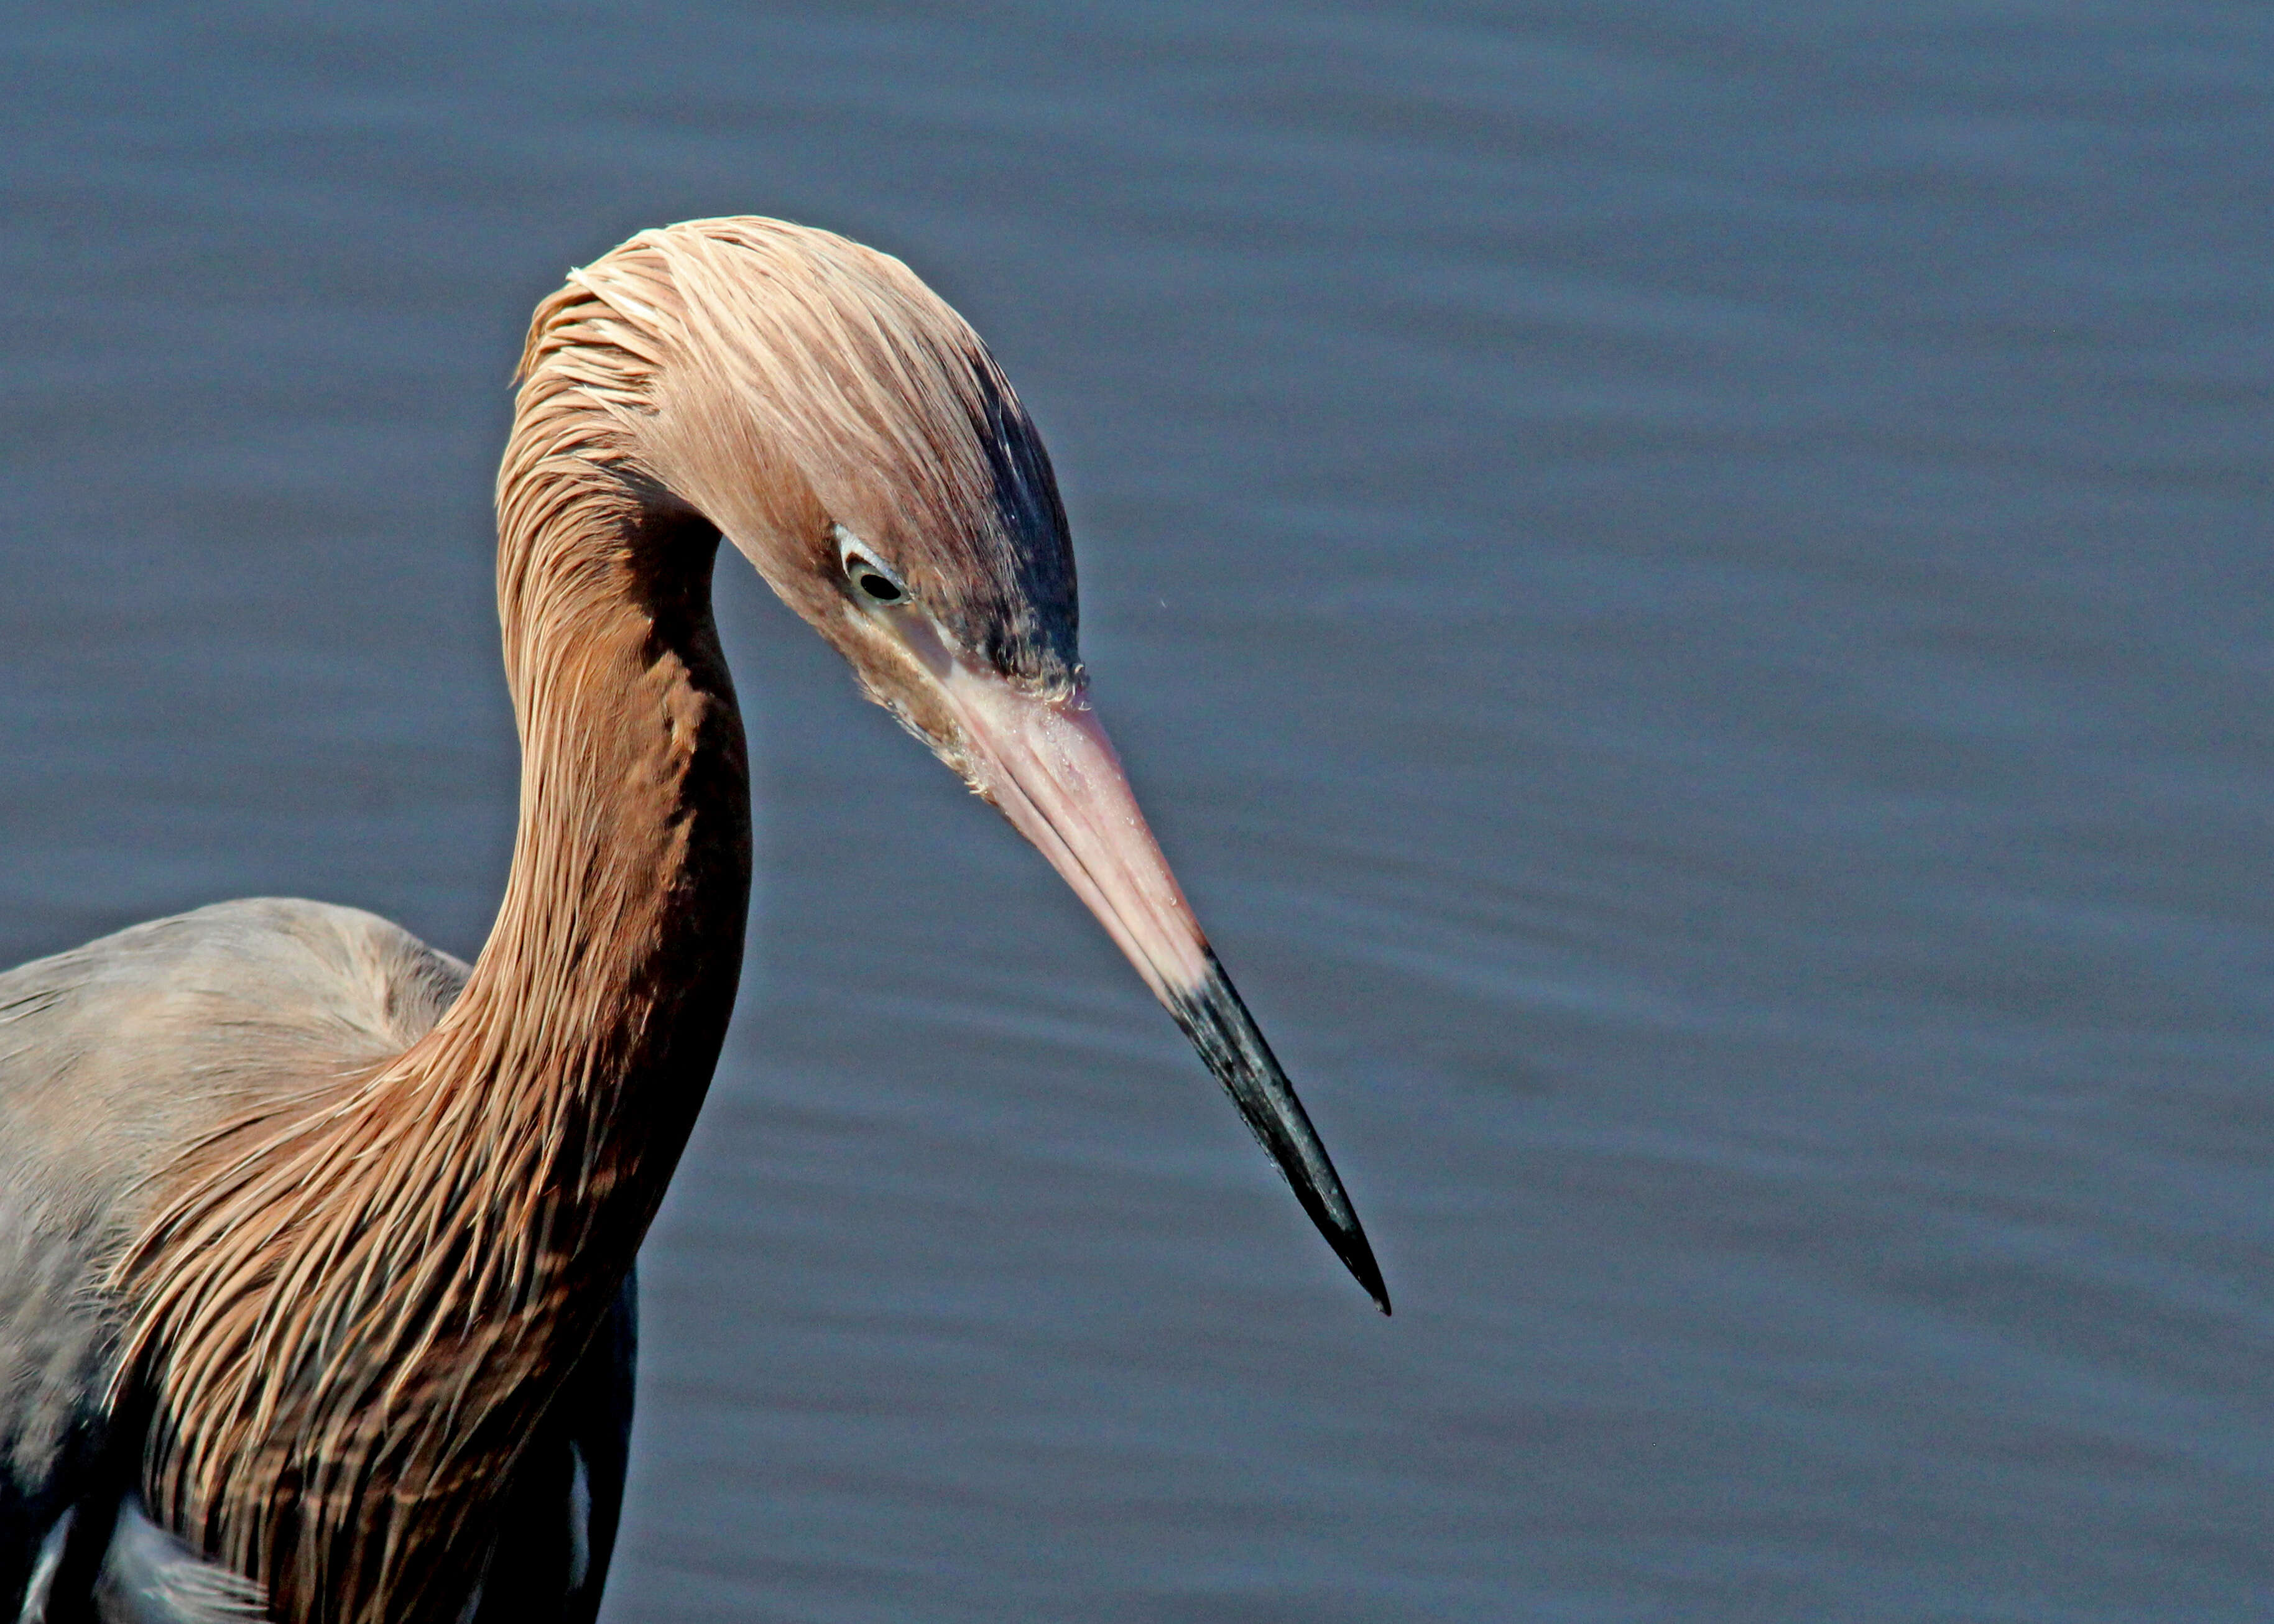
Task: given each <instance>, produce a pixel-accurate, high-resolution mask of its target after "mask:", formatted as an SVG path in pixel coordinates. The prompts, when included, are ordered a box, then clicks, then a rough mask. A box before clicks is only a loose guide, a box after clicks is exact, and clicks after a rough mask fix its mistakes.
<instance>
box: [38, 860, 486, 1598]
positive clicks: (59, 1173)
mask: <svg viewBox="0 0 2274 1624" xmlns="http://www.w3.org/2000/svg"><path fill="white" fill-rule="evenodd" d="M466 974H467V971H466V966H464V965H463V964H462V963H460V962H459V961H458V960H457V959H453V958H451V957H450V956H449V955H448V954H446V953H441V952H438V951H435V950H434V949H433V948H431V947H428V946H427V945H426V944H424V943H422V942H420V941H419V940H418V938H417V937H415V936H411V935H410V933H409V932H408V931H406V930H403V929H401V928H400V927H398V926H395V925H393V924H390V923H388V921H385V920H383V919H380V918H379V917H378V916H376V915H375V914H366V913H364V912H362V911H361V910H359V909H356V908H347V907H336V906H330V905H328V904H324V903H317V902H305V901H300V900H297V899H293V898H252V899H250V900H246V901H241V902H225V903H219V904H216V905H215V906H211V907H204V908H199V909H197V910H195V911H194V912H192V913H188V914H178V915H176V916H175V917H173V918H169V919H162V920H155V921H151V922H150V923H148V924H144V925H137V926H134V927H132V929H126V930H122V931H119V932H118V933H117V934H116V935H113V936H104V937H102V939H101V940H99V941H94V942H90V943H88V944H86V945H85V946H83V947H78V948H73V949H72V950H71V951H67V952H63V953H57V954H56V955H54V956H53V957H51V958H48V959H38V960H35V961H34V962H33V963H30V964H26V965H22V966H18V967H17V968H15V969H13V970H11V971H8V972H7V973H5V974H0V1601H4V1600H5V1598H7V1597H8V1595H9V1594H10V1591H11V1582H12V1583H13V1584H14V1585H20V1584H21V1583H23V1582H24V1580H25V1578H26V1565H27V1564H28V1563H29V1562H30V1561H31V1560H32V1559H33V1553H34V1550H35V1549H36V1542H37V1539H38V1538H39V1537H40V1530H43V1529H44V1528H45V1527H46V1526H47V1525H48V1524H49V1522H52V1519H53V1517H54V1516H55V1515H56V1514H57V1513H58V1512H59V1511H60V1509H61V1507H62V1502H60V1501H58V1500H57V1499H56V1496H58V1495H59V1494H65V1493H67V1492H69V1489H70V1485H71V1480H72V1479H73V1478H74V1477H76V1476H77V1475H78V1471H77V1469H76V1468H75V1467H74V1464H73V1461H74V1458H75V1457H76V1456H78V1455H81V1454H83V1453H84V1450H85V1447H87V1440H89V1439H90V1438H91V1437H92V1436H93V1432H91V1431H90V1429H98V1428H99V1423H100V1420H101V1417H100V1414H99V1412H98V1401H99V1398H100V1395H101V1392H102V1387H103V1386H104V1385H105V1383H106V1382H107V1380H108V1378H109V1358H110V1357H111V1350H112V1349H113V1348H114V1346H115V1335H116V1330H117V1326H116V1323H115V1314H114V1312H113V1304H111V1303H110V1301H109V1296H108V1292H107V1289H106V1286H105V1283H104V1274H105V1264H106V1261H107V1260H108V1259H109V1258H110V1257H111V1256H113V1255H115V1253H116V1251H117V1247H118V1246H119V1245H121V1244H124V1242H125V1241H126V1240H128V1239H131V1237H132V1236H133V1235H134V1234H135V1233H137V1232H139V1229H140V1227H141V1225H142V1223H143V1222H145V1221H146V1220H147V1216H148V1214H147V1212H146V1211H145V1208H146V1207H147V1204H148V1202H149V1201H150V1200H151V1199H152V1196H151V1191H152V1189H153V1188H154V1183H155V1181H154V1179H153V1178H152V1177H151V1176H152V1175H153V1174H154V1173H156V1172H158V1171H160V1170H161V1169H162V1168H163V1167H164V1166H165V1165H166V1164H167V1163H168V1162H169V1160H171V1159H172V1158H173V1157H175V1156H176V1155H177V1154H179V1153H180V1152H181V1151H182V1150H183V1149H184V1148H185V1147H189V1146H191V1145H193V1144H195V1143H196V1142H197V1141H198V1140H199V1139H201V1138H203V1137H204V1136H206V1135H207V1134H209V1133H211V1132H214V1131H215V1130H216V1129H217V1128H220V1127H222V1126H223V1125H224V1124H228V1123H229V1122H230V1121H231V1120H233V1119H235V1118H237V1116H240V1115H241V1114H243V1113H244V1112H245V1111H247V1110H250V1109H260V1108H261V1107H263V1106H269V1105H274V1104H276V1103H280V1102H282V1101H289V1100H291V1099H293V1098H295V1097H296V1096H308V1095H311V1094H312V1091H313V1090H316V1089H319V1088H320V1087H321V1086H323V1085H325V1084H326V1083H328V1082H330V1081H333V1080H336V1079H341V1078H343V1077H344V1076H348V1075H352V1074H353V1073H354V1072H356V1071H360V1070H363V1069H365V1068H367V1067H369V1066H371V1065H373V1064H380V1063H383V1062H384V1061H386V1060H387V1059H388V1058H390V1057H391V1056H395V1055H397V1054H400V1053H401V1052H402V1051H403V1049H407V1048H409V1047H410V1045H411V1044H412V1043H414V1042H416V1041H418V1038H419V1037H420V1036H421V1035H423V1034H425V1032H426V1031H427V1030H428V1029H429V1028H431V1027H432V1026H433V1025H434V1023H435V1022H436V1021H437V1020H439V1019H440V1018H441V1015H442V1012H443V1011H445V1010H447V1009H448V1008H449V1006H450V1004H451V1003H452V1002H453V1001H454V1000H455V999H456V997H457V996H458V993H459V990H460V989H462V988H463V986H464V984H465V978H466ZM82 1463H83V1462H82Z"/></svg>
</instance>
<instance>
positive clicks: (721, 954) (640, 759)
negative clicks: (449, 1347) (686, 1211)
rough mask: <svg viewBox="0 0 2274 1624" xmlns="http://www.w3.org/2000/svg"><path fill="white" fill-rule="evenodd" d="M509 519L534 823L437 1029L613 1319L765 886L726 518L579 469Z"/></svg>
mask: <svg viewBox="0 0 2274 1624" xmlns="http://www.w3.org/2000/svg"><path fill="white" fill-rule="evenodd" d="M564 483H567V482H565V481H564ZM506 513H507V515H508V530H507V533H506V535H505V536H504V537H503V538H502V545H501V553H500V563H499V603H500V607H501V618H502V620H503V622H504V631H505V636H506V650H507V654H506V658H507V668H508V676H509V678H510V680H511V683H512V687H513V694H514V708H515V713H516V720H517V723H518V726H519V729H520V733H521V744H522V771H521V809H520V819H519V825H518V828H517V831H516V838H515V844H514V858H513V867H512V869H511V872H510V874H509V876H508V879H507V882H506V894H505V900H504V903H503V905H502V906H501V908H500V910H499V914H498V919H497V923H496V925H495V927H494V928H493V929H492V931H491V933H490V937H489V941H488V942H487V944H486V945H485V946H484V947H483V949H482V951H481V955H480V957H479V958H478V959H477V961H476V963H475V966H474V970H473V974H472V976H471V979H470V980H469V981H468V982H467V985H466V989H465V991H464V993H463V995H462V996H461V997H460V998H459V1000H458V1002H457V1003H456V1005H454V1006H453V1008H452V1009H451V1011H449V1013H448V1015H447V1016H445V1017H444V1019H443V1020H442V1022H441V1023H440V1026H438V1027H437V1028H436V1030H435V1032H434V1033H433V1036H432V1039H431V1040H430V1048H431V1056H430V1058H429V1069H428V1075H429V1076H430V1077H431V1078H432V1079H433V1082H434V1083H435V1084H436V1085H437V1089H436V1091H437V1093H438V1094H440V1093H455V1094H463V1095H464V1096H465V1097H466V1099H467V1101H468V1102H469V1104H470V1105H477V1104H478V1109H477V1110H476V1111H475V1113H474V1115H473V1116H470V1118H469V1121H470V1123H471V1122H474V1121H477V1120H478V1123H479V1126H478V1129H477V1132H478V1133H480V1134H482V1135H484V1136H486V1139H487V1140H488V1142H490V1143H500V1142H509V1141H511V1140H512V1139H514V1138H516V1136H520V1135H525V1134H529V1133H531V1132H535V1133H538V1134H539V1135H541V1136H542V1138H543V1140H544V1142H545V1143H546V1144H548V1145H550V1146H552V1147H554V1150H553V1155H552V1157H551V1160H550V1161H549V1162H548V1163H547V1164H546V1165H545V1166H544V1167H543V1168H541V1169H540V1168H538V1166H536V1165H534V1164H532V1165H531V1166H530V1167H528V1168H527V1169H524V1170H523V1177H524V1178H526V1179H527V1180H529V1181H530V1182H528V1183H527V1184H525V1185H523V1187H521V1188H518V1189H516V1191H515V1192H514V1199H516V1200H518V1199H527V1200H529V1201H531V1203H533V1204H534V1205H533V1206H531V1207H528V1208H526V1209H524V1210H525V1211H526V1212H527V1214H528V1215H529V1217H530V1218H531V1219H535V1218H536V1217H537V1216H538V1208H539V1207H548V1208H550V1210H549V1211H547V1212H546V1214H545V1220H544V1228H545V1232H546V1235H547V1236H548V1237H549V1240H548V1244H551V1245H553V1246H555V1247H557V1248H560V1249H561V1259H560V1263H559V1267H560V1268H561V1274H562V1280H563V1289H571V1288H572V1286H573V1289H574V1290H575V1291H576V1292H589V1293H591V1294H592V1296H593V1297H594V1299H595V1300H594V1302H593V1303H592V1304H586V1305H585V1307H586V1308H587V1309H588V1311H589V1312H591V1313H592V1314H595V1315H596V1314H597V1313H598V1312H599V1308H600V1307H602V1306H605V1304H606V1302H607V1301H608V1300H609V1299H610V1298H611V1297H613V1295H614V1289H615V1286H616V1284H617V1282H619V1281H620V1280H621V1276H622V1274H623V1272H624V1270H625V1268H627V1267H629V1264H630V1261H631V1257H632V1253H633V1252H634V1251H635V1250H636V1248H637V1246H638V1244H639V1240H640V1237H641V1236H642V1235H643V1234H644V1232H645V1229H646V1227H647V1223H648V1220H649V1219H650V1218H651V1216H652V1215H653V1214H654V1210H655V1206H656V1203H657V1202H658V1201H659V1199H661V1197H662V1193H663V1189H664V1186H665V1184H666V1183H667V1182H668V1181H669V1179H670V1177H671V1173H672V1170H673V1169H674V1166H675V1165H676V1163H677V1161H678V1157H679V1153H680V1150H681V1147H682V1146H683V1145H684V1144H685V1142H686V1138H687V1133H688V1130H689V1127H690V1126H691V1125H692V1124H693V1122H694V1118H695V1113H696V1111H697V1108H698V1107H699V1106H700V1105H701V1103H702V1101H703V1095H704V1090H705V1088H706V1087H707V1086H708V1085H709V1083H710V1079H711V1073H712V1067H713V1065H714V1064H716V1062H717V1060H718V1056H719V1043H720V1041H721V1040H722V1039H723V1038H724V1036H725V1034H726V1030H727V1017H728V1015H729V1012H730V1011H731V1009H732V1006H733V1003H734V989H735V984H736V981H737V978H738V976H739V974H740V972H741V966H742V936H743V929H744V924H745V920H746V915H747V913H748V909H749V886H750V821H749V769H748V763H747V760H746V756H745V752H744V745H743V738H742V718H741V715H740V713H739V712H738V711H737V710H736V708H735V704H734V687H733V684H732V681H731V680H730V679H729V677H728V675H727V665H726V661H725V658H724V657H723V656H722V655H721V653H720V651H719V639H718V633H717V629H716V628H715V626H714V625H713V623H712V615H711V572H712V560H713V559H714V557H715V555H716V551H717V545H718V532H717V531H716V530H714V529H712V527H711V526H710V525H709V524H708V523H705V522H704V521H703V520H701V519H699V518H697V517H696V516H695V515H692V514H691V513H688V512H686V511H685V510H683V509H674V508H656V507H653V506H647V507H641V506H636V505H635V504H633V503H632V502H630V501H629V500H628V499H627V498H626V497H625V496H624V495H623V494H622V487H621V486H620V485H615V484H614V482H606V483H599V484H595V483H593V482H583V483H579V484H572V485H571V486H570V489H569V491H568V492H565V493H562V494H561V505H559V506H553V507H548V508H547V513H548V517H549V523H546V524H545V525H543V526H542V527H541V528H540V529H539V530H537V531H536V533H534V534H533V535H531V536H528V537H526V538H524V537H522V536H518V535H516V534H515V533H514V532H513V530H512V529H511V526H510V519H511V517H512V515H514V513H515V508H513V506H512V505H511V504H508V505H507V506H506ZM501 1193H503V1192H502V1191H501ZM499 1215H500V1216H503V1215H504V1214H499Z"/></svg>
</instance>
